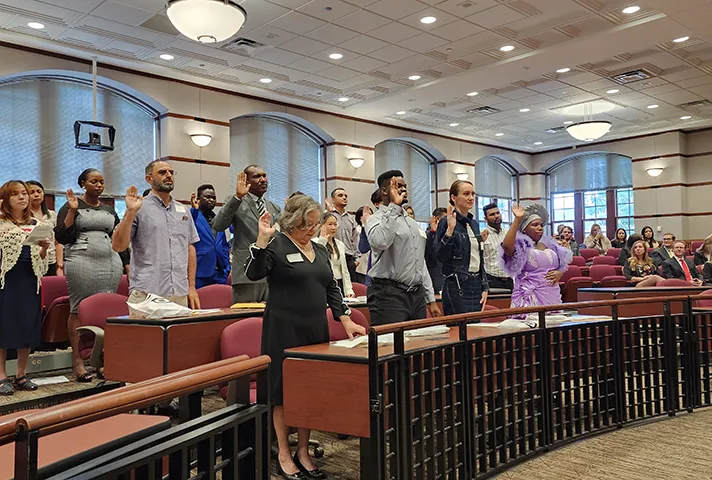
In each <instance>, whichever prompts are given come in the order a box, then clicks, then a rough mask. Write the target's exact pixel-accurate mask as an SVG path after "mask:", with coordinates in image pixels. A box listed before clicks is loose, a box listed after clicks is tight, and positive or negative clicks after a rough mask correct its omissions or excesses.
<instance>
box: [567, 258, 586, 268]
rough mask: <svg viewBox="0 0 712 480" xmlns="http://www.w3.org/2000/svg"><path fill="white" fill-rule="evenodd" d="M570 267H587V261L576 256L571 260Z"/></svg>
mask: <svg viewBox="0 0 712 480" xmlns="http://www.w3.org/2000/svg"><path fill="white" fill-rule="evenodd" d="M569 265H577V266H579V267H585V266H586V259H585V258H583V257H582V256H581V255H574V256H573V257H572V258H571V263H569Z"/></svg>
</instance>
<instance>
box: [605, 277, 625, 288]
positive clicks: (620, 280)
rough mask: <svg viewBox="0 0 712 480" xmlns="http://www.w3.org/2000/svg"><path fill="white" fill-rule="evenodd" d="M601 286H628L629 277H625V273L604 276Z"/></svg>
mask: <svg viewBox="0 0 712 480" xmlns="http://www.w3.org/2000/svg"><path fill="white" fill-rule="evenodd" d="M600 286H601V288H610V287H627V286H628V279H627V278H625V277H624V276H623V275H611V276H607V277H603V279H602V280H601V284H600Z"/></svg>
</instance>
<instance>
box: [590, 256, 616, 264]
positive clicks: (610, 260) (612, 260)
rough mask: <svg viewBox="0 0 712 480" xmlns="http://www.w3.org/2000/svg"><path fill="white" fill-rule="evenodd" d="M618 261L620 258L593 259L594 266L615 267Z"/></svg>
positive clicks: (600, 257) (602, 257)
mask: <svg viewBox="0 0 712 480" xmlns="http://www.w3.org/2000/svg"><path fill="white" fill-rule="evenodd" d="M617 261H618V257H616V258H613V257H609V256H608V255H600V256H598V257H593V264H594V265H615V264H616V263H617Z"/></svg>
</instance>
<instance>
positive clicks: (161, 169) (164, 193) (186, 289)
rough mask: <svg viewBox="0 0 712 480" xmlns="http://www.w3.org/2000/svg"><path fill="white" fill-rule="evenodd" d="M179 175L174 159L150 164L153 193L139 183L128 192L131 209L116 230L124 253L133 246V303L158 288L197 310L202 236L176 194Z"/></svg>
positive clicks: (115, 239)
mask: <svg viewBox="0 0 712 480" xmlns="http://www.w3.org/2000/svg"><path fill="white" fill-rule="evenodd" d="M174 176H175V172H174V170H173V167H172V166H171V164H170V163H168V162H164V161H161V160H155V161H153V162H151V163H149V164H148V165H147V166H146V181H147V182H148V183H149V184H150V185H151V193H149V194H148V196H147V197H145V198H144V197H141V196H139V195H138V190H137V189H136V187H135V186H131V187H129V189H128V190H127V191H126V213H125V214H124V218H123V219H122V220H121V223H119V225H118V226H117V227H116V229H115V230H114V234H113V238H112V246H113V248H114V250H115V251H117V252H120V251H122V250H125V249H126V248H128V246H129V244H130V245H131V270H130V278H129V284H130V286H131V295H130V296H129V302H130V303H137V302H140V301H142V300H144V299H145V298H146V296H147V295H148V294H149V293H153V294H155V295H160V296H161V297H164V298H167V299H168V300H170V301H172V302H175V303H178V304H180V305H184V306H190V308H194V309H195V308H200V300H199V299H198V293H197V292H196V291H195V271H196V254H195V244H196V243H198V242H199V241H200V237H199V236H198V232H197V231H196V229H195V224H194V223H193V217H192V216H191V215H190V212H189V211H188V208H186V207H185V206H184V205H181V204H180V203H178V202H176V201H175V200H174V199H173V198H172V197H171V192H172V191H173V187H174V185H173V178H174Z"/></svg>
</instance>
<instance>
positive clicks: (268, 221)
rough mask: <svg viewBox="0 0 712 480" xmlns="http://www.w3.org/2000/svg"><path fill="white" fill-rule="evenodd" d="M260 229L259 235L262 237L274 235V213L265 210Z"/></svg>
mask: <svg viewBox="0 0 712 480" xmlns="http://www.w3.org/2000/svg"><path fill="white" fill-rule="evenodd" d="M258 229H259V231H258V235H259V236H260V237H265V238H270V237H272V235H274V232H275V230H276V229H275V227H273V226H272V215H270V214H269V212H265V213H264V215H262V216H261V217H260V221H259V224H258Z"/></svg>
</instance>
